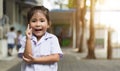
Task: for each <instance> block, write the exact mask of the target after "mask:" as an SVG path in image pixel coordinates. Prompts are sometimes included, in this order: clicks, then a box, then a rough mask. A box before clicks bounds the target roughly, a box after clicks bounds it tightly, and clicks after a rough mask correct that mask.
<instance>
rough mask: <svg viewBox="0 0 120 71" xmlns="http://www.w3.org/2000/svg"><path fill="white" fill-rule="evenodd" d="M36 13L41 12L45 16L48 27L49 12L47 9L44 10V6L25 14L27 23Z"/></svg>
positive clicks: (36, 7) (35, 7)
mask: <svg viewBox="0 0 120 71" xmlns="http://www.w3.org/2000/svg"><path fill="white" fill-rule="evenodd" d="M37 11H41V12H42V13H43V14H44V15H45V17H46V19H47V21H48V24H49V25H50V18H49V10H48V9H47V8H45V7H44V6H34V7H32V8H31V9H30V10H29V11H28V13H27V23H29V22H30V19H31V18H32V16H33V14H34V13H36V12H37Z"/></svg>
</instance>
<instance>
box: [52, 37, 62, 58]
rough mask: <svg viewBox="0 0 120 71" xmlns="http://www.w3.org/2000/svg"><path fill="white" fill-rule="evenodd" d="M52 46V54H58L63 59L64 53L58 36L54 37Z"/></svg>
mask: <svg viewBox="0 0 120 71" xmlns="http://www.w3.org/2000/svg"><path fill="white" fill-rule="evenodd" d="M51 46H52V47H51V53H52V54H56V53H58V54H59V55H60V58H62V57H63V52H62V50H61V48H60V45H59V42H58V38H57V37H56V36H54V37H52V41H51Z"/></svg>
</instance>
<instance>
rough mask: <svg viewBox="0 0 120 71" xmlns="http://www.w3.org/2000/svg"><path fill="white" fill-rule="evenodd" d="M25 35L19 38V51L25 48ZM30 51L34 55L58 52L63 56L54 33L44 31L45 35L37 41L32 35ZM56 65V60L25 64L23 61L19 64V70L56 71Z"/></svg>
mask: <svg viewBox="0 0 120 71" xmlns="http://www.w3.org/2000/svg"><path fill="white" fill-rule="evenodd" d="M25 41H26V37H24V38H23V39H22V40H21V45H22V46H21V48H20V49H19V53H23V52H24V49H25ZM31 42H32V53H33V56H34V57H41V56H47V55H51V54H56V53H58V54H59V55H60V58H61V56H63V53H62V51H61V49H60V45H59V42H58V39H57V37H56V36H55V35H53V34H50V33H47V32H46V33H45V35H44V36H43V37H42V38H41V39H40V40H39V41H38V42H37V38H36V37H35V36H32V38H31ZM57 69H58V66H57V62H55V63H53V64H27V63H25V62H24V61H23V63H22V65H21V71H57Z"/></svg>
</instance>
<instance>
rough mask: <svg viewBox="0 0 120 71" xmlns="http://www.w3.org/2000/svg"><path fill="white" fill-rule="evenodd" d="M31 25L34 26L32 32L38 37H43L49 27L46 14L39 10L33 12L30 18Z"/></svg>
mask: <svg viewBox="0 0 120 71" xmlns="http://www.w3.org/2000/svg"><path fill="white" fill-rule="evenodd" d="M30 27H31V28H32V33H33V34H34V35H35V36H36V37H38V38H39V37H42V35H44V33H45V32H46V31H47V28H49V25H48V21H47V19H46V17H45V15H44V14H43V13H41V12H39V11H38V12H36V13H35V14H33V16H32V18H31V19H30Z"/></svg>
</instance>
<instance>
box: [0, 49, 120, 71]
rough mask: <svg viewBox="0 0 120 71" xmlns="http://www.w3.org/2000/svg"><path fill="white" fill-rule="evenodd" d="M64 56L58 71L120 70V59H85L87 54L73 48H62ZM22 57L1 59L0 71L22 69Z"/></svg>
mask: <svg viewBox="0 0 120 71" xmlns="http://www.w3.org/2000/svg"><path fill="white" fill-rule="evenodd" d="M62 50H63V52H64V57H63V58H62V59H61V60H60V61H59V63H58V65H59V68H58V71H119V70H120V60H119V59H112V60H106V59H96V60H93V59H92V60H89V59H83V58H84V57H85V54H80V53H76V52H75V51H73V49H72V48H62ZM20 63H21V59H19V58H17V57H15V56H14V57H13V59H8V60H0V71H20Z"/></svg>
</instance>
